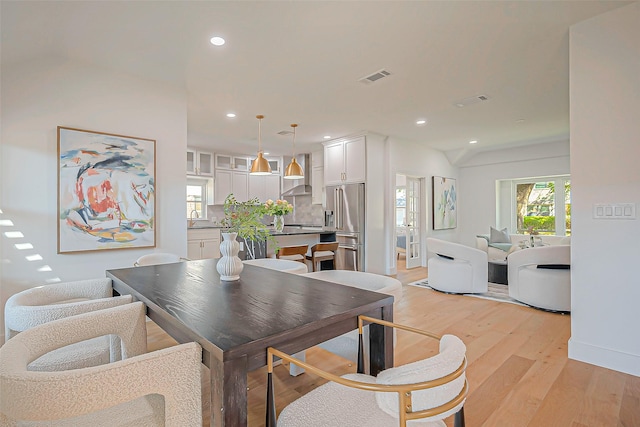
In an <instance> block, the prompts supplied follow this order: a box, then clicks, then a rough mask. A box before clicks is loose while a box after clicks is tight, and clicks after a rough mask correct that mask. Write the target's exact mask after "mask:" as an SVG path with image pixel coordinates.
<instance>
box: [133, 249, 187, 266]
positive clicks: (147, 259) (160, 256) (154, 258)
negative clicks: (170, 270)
mask: <svg viewBox="0 0 640 427" xmlns="http://www.w3.org/2000/svg"><path fill="white" fill-rule="evenodd" d="M182 261H189V259H187V258H182V257H181V256H179V255H176V254H172V253H168V252H154V253H152V254H146V255H142V256H141V257H140V258H138V259H137V260H136V262H134V263H133V265H134V267H141V266H143V265H157V264H171V263H174V262H182Z"/></svg>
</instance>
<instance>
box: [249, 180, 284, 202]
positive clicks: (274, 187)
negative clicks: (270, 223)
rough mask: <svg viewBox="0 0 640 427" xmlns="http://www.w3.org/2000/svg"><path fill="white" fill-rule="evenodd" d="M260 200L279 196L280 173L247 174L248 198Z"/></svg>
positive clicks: (273, 198) (263, 200)
mask: <svg viewBox="0 0 640 427" xmlns="http://www.w3.org/2000/svg"><path fill="white" fill-rule="evenodd" d="M254 197H257V198H258V200H260V201H261V202H265V201H267V200H269V199H271V200H277V199H279V198H280V175H275V174H273V175H249V199H252V198H254Z"/></svg>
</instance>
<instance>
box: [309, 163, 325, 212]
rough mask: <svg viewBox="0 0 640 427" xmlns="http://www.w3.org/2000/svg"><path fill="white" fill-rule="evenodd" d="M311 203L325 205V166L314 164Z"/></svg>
mask: <svg viewBox="0 0 640 427" xmlns="http://www.w3.org/2000/svg"><path fill="white" fill-rule="evenodd" d="M311 204H313V205H324V167H323V166H314V167H313V169H312V170H311Z"/></svg>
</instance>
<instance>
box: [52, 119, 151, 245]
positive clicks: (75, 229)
mask: <svg viewBox="0 0 640 427" xmlns="http://www.w3.org/2000/svg"><path fill="white" fill-rule="evenodd" d="M155 152H156V142H155V140H152V139H145V138H134V137H130V136H123V135H113V134H108V133H102V132H92V131H87V130H81V129H72V128H65V127H60V126H59V127H58V161H59V164H58V215H59V218H58V253H67V252H80V251H95V250H104V249H123V248H146V247H154V246H155V240H156V236H155V230H156V228H155V200H156V198H155Z"/></svg>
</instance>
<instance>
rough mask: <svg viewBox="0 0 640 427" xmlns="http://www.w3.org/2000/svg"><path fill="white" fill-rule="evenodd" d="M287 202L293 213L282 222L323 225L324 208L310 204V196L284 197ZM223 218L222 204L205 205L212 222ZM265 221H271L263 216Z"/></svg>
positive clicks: (208, 217)
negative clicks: (290, 205)
mask: <svg viewBox="0 0 640 427" xmlns="http://www.w3.org/2000/svg"><path fill="white" fill-rule="evenodd" d="M285 200H287V201H288V202H289V203H291V204H292V205H293V213H292V214H290V215H286V216H285V218H284V223H285V225H286V224H304V225H323V219H324V210H323V208H322V205H313V204H311V196H310V195H308V196H295V197H285ZM223 218H224V209H223V207H222V205H209V206H207V219H209V221H212V222H214V223H217V222H219V221H220V220H222V219H223ZM265 222H266V223H269V224H270V223H271V222H272V218H271V217H270V216H268V217H265Z"/></svg>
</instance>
